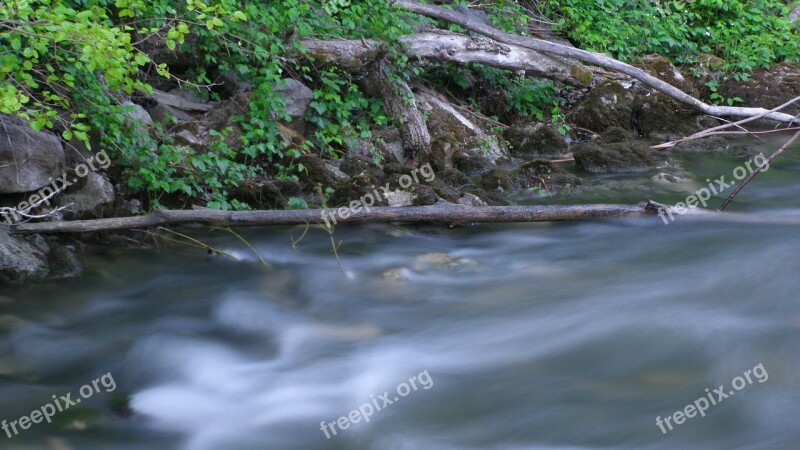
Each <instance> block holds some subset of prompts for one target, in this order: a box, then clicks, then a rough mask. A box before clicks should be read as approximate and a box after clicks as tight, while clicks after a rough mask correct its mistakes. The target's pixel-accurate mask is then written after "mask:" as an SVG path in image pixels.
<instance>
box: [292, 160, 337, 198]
mask: <svg viewBox="0 0 800 450" xmlns="http://www.w3.org/2000/svg"><path fill="white" fill-rule="evenodd" d="M297 162H298V163H300V164H302V165H303V166H304V167H305V168H306V175H305V176H303V177H302V180H301V181H303V189H304V190H306V191H309V192H313V191H314V189H316V186H317V185H318V184H321V185H322V186H333V185H334V184H336V176H335V175H334V174H333V173H332V172H331V171H330V170H328V168H327V167H326V166H325V163H324V162H323V161H322V159H321V158H320V157H319V156H317V155H303V156H301V157H299V158H297Z"/></svg>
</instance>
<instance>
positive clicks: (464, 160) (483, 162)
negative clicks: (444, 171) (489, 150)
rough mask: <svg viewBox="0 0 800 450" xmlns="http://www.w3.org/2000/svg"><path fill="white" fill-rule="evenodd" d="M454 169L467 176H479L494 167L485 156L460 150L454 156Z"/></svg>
mask: <svg viewBox="0 0 800 450" xmlns="http://www.w3.org/2000/svg"><path fill="white" fill-rule="evenodd" d="M452 160H453V167H455V168H456V169H458V170H460V171H461V172H464V173H465V174H467V175H470V176H473V175H479V174H481V173H483V172H485V171H487V170H489V169H490V168H491V167H492V162H491V161H490V160H489V159H488V158H486V157H483V156H480V155H474V154H472V155H471V154H469V153H467V152H465V151H462V150H459V151H457V152H456V153H455V154H453V158H452Z"/></svg>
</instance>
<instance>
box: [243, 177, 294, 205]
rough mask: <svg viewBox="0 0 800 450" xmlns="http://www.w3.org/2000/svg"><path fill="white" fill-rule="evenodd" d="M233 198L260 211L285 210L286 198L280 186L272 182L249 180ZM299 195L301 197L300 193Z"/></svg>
mask: <svg viewBox="0 0 800 450" xmlns="http://www.w3.org/2000/svg"><path fill="white" fill-rule="evenodd" d="M232 195H233V198H235V199H237V200H240V201H243V202H245V203H247V204H248V205H250V206H253V207H256V208H258V209H284V208H286V205H287V200H286V197H284V196H283V194H281V190H280V189H279V188H278V186H277V185H276V184H275V183H273V182H272V181H270V180H264V179H260V180H259V179H249V180H245V181H244V182H242V183H241V184H240V185H239V186H237V187H236V190H235V191H234V192H233V193H232ZM297 195H300V194H299V192H298V194H297Z"/></svg>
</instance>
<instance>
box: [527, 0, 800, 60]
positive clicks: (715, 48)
mask: <svg viewBox="0 0 800 450" xmlns="http://www.w3.org/2000/svg"><path fill="white" fill-rule="evenodd" d="M787 3H791V2H781V1H779V0H691V1H669V0H658V1H652V2H651V1H639V0H543V1H542V2H541V4H542V6H543V7H544V10H545V11H546V13H547V14H548V15H549V16H551V17H554V18H557V20H558V27H559V29H560V30H561V31H563V32H564V33H566V34H567V36H569V38H570V39H571V40H573V41H574V42H576V43H577V44H578V45H579V46H581V47H582V48H586V49H591V50H594V51H599V52H604V53H608V54H610V55H613V56H614V57H617V58H619V59H622V60H631V59H634V58H636V57H639V56H643V55H646V54H651V53H658V54H660V55H664V56H667V57H670V58H671V59H673V61H675V62H677V63H684V64H687V63H691V62H693V61H695V58H696V57H697V56H698V55H700V54H703V53H704V54H710V55H715V56H718V57H720V58H722V59H724V60H725V63H724V66H723V69H724V70H725V71H726V72H731V73H735V74H740V75H741V74H745V73H747V72H749V71H751V70H753V69H755V68H757V67H767V66H769V65H771V64H773V63H775V62H780V61H798V60H799V59H800V48H798V42H800V34H798V31H797V29H796V28H795V27H794V26H793V25H792V24H791V23H789V21H788V19H787V17H788V13H789V11H790V10H791V5H789V4H787Z"/></svg>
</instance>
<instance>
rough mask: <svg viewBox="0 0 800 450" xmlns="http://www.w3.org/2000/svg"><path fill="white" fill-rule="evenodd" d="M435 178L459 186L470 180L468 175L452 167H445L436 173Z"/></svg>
mask: <svg viewBox="0 0 800 450" xmlns="http://www.w3.org/2000/svg"><path fill="white" fill-rule="evenodd" d="M436 178H438V179H439V180H442V181H443V182H445V183H447V184H449V185H450V186H455V187H460V186H464V185H465V184H468V183H469V182H470V180H469V177H468V176H466V175H465V174H464V173H463V172H461V171H460V170H458V169H454V168H452V167H451V168H447V169H444V170H441V171H439V172H437V173H436Z"/></svg>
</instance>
